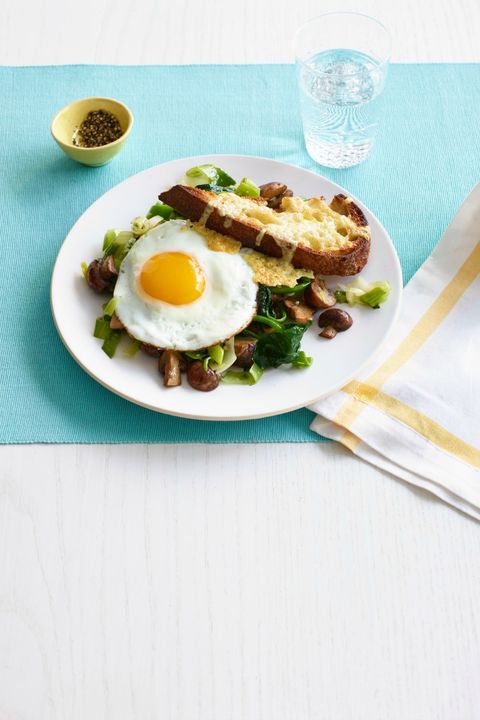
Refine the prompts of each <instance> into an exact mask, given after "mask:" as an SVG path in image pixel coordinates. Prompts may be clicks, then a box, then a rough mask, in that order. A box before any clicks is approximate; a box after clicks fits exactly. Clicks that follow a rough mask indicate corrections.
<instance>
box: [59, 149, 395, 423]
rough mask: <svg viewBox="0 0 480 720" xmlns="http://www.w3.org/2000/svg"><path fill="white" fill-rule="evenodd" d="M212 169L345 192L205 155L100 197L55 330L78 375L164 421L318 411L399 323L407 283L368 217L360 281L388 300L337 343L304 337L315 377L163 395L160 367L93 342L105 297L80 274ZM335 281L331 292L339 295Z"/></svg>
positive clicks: (316, 178) (310, 190)
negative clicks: (382, 290)
mask: <svg viewBox="0 0 480 720" xmlns="http://www.w3.org/2000/svg"><path fill="white" fill-rule="evenodd" d="M208 162H212V163H213V164H215V165H218V166H219V167H222V168H223V169H224V170H226V171H227V172H228V173H229V174H230V175H232V177H234V178H236V179H237V180H239V179H241V178H242V177H244V176H247V177H250V178H252V179H253V180H254V181H255V182H256V183H258V184H261V183H265V182H268V181H270V180H281V181H282V182H284V183H286V184H287V185H288V186H289V187H290V188H292V190H293V191H294V192H295V194H298V195H302V196H308V197H314V196H318V195H324V196H325V197H326V198H327V200H330V198H331V197H333V195H335V194H336V193H338V192H344V193H346V194H349V193H348V192H347V191H346V190H344V189H343V188H341V187H340V186H339V185H336V184H335V183H333V182H330V180H327V179H326V178H324V177H321V176H320V175H316V174H315V173H313V172H309V171H307V170H303V169H302V168H299V167H295V166H293V165H287V164H286V163H282V162H277V161H276V160H270V159H267V158H260V157H248V156H243V155H208V156H207V155H205V156H200V157H190V158H182V159H180V160H174V161H172V162H167V163H164V164H163V165H157V166H156V167H153V168H150V169H149V170H145V171H144V172H141V173H139V174H138V175H133V176H132V177H130V178H128V179H127V180H124V181H123V182H122V183H120V184H119V185H117V186H116V187H114V188H112V189H111V190H109V191H108V192H107V193H105V195H102V197H100V198H99V199H98V200H97V201H96V202H94V203H93V205H91V206H90V207H89V208H88V210H87V211H86V212H84V214H83V215H82V216H81V217H80V219H79V220H78V221H77V222H76V223H75V225H74V226H73V228H72V229H71V231H70V232H69V234H68V235H67V237H66V239H65V242H64V243H63V245H62V247H61V249H60V252H59V254H58V257H57V260H56V263H55V267H54V269H53V275H52V286H51V302H52V312H53V317H54V320H55V324H56V326H57V330H58V332H59V334H60V337H61V338H62V340H63V342H64V343H65V345H66V347H67V349H68V350H69V352H70V353H71V354H72V355H73V357H74V358H75V360H76V361H77V362H78V363H79V365H81V367H82V368H83V369H84V370H85V371H86V372H87V373H89V374H90V375H91V376H92V377H93V378H95V380H97V381H98V382H99V383H101V384H102V385H104V386H105V387H106V388H108V389H109V390H111V391H112V392H114V393H116V394H117V395H120V396H121V397H123V398H126V399H127V400H130V401H131V402H134V403H137V404H138V405H142V406H144V407H147V408H150V409H151V410H156V411H158V412H164V413H169V414H171V415H179V416H181V417H188V418H200V419H206V420H243V419H247V418H259V417H266V416H268V415H276V414H279V413H283V412H287V411H289V410H294V409H296V408H299V407H303V406H305V405H309V404H311V403H313V402H314V401H315V400H318V399H320V398H321V397H324V396H325V395H327V394H328V393H331V392H333V391H334V390H337V389H338V388H340V387H342V385H344V384H345V383H347V382H348V381H349V380H351V379H352V378H353V377H354V376H355V374H356V373H358V372H359V370H360V369H361V368H362V367H363V366H364V365H365V364H366V363H367V362H368V361H369V360H370V359H371V358H372V356H373V355H374V353H376V352H377V351H378V349H379V347H380V346H381V345H382V344H383V342H384V340H385V338H386V337H387V334H388V333H389V331H390V330H391V328H392V326H393V325H394V323H395V320H396V318H397V315H398V311H399V307H400V298H401V292H402V274H401V269H400V263H399V261H398V257H397V254H396V252H395V249H394V247H393V244H392V241H391V240H390V238H389V236H388V234H387V232H386V230H385V228H383V227H382V225H381V224H380V223H379V221H378V220H377V219H376V217H374V215H372V213H371V212H369V210H368V209H367V208H366V207H365V206H364V205H362V203H361V202H359V201H356V202H358V204H359V206H360V207H361V208H362V210H363V211H364V212H365V215H366V216H367V219H368V221H369V224H370V227H371V230H372V249H371V253H370V259H369V261H368V264H367V266H366V267H365V268H364V270H363V271H362V273H361V276H362V277H363V278H366V279H367V280H388V282H389V283H390V285H391V286H392V293H391V296H390V298H389V300H388V302H387V303H386V304H385V305H383V306H382V308H381V309H380V310H375V311H372V310H370V309H369V308H364V307H354V308H352V309H349V312H351V315H352V317H353V320H354V322H353V326H352V327H351V329H350V330H348V332H346V333H342V334H339V335H338V336H337V337H336V338H335V340H333V341H327V340H324V339H322V338H319V337H318V332H319V331H318V328H317V327H316V324H315V323H314V324H313V325H312V327H311V328H310V329H309V330H308V331H307V332H306V333H305V335H304V338H303V341H302V349H303V350H305V352H306V353H307V355H311V356H313V358H314V361H313V364H312V366H311V367H310V368H308V369H305V370H294V369H291V368H289V367H287V366H285V367H284V368H280V369H276V370H268V371H266V372H265V373H264V375H263V377H262V379H261V380H260V382H259V383H258V384H257V385H254V386H244V385H240V386H238V385H237V386H232V385H220V386H219V387H218V389H217V390H214V391H213V392H210V393H202V392H198V391H197V390H193V389H192V388H191V387H190V386H189V385H188V383H187V382H186V381H184V383H183V384H182V386H181V387H177V388H164V387H163V385H162V380H161V376H160V374H159V373H158V371H157V368H156V361H155V360H152V358H149V357H147V356H145V355H144V354H143V353H138V354H137V355H136V356H135V357H134V358H126V357H125V356H124V355H123V353H122V352H121V349H119V351H118V352H117V355H115V357H114V358H113V359H112V360H110V359H109V358H108V357H107V356H106V355H105V353H104V352H102V350H101V342H100V341H99V340H97V339H96V338H94V337H93V335H92V330H93V326H94V323H95V318H96V317H97V316H98V315H99V314H100V312H99V310H100V305H101V303H102V298H101V296H99V295H97V294H95V293H93V292H92V291H91V290H90V288H89V287H88V286H87V285H86V283H85V281H84V280H83V278H82V276H81V271H80V264H81V262H82V261H86V262H90V260H92V258H94V257H97V256H98V255H99V253H100V250H101V245H102V240H103V235H104V232H105V230H107V229H108V228H110V227H118V228H123V229H128V228H129V227H130V220H131V219H132V218H133V217H135V216H136V215H141V214H142V213H146V212H147V210H148V208H149V207H150V205H152V204H153V203H154V202H155V201H156V199H157V196H158V194H159V193H160V192H161V191H162V190H164V189H166V188H169V187H170V186H171V185H174V184H176V183H177V182H178V181H179V179H180V178H181V177H182V175H183V174H184V172H185V170H186V169H188V168H189V167H192V166H194V165H199V164H201V163H208ZM336 281H337V279H336V278H334V279H332V282H330V285H335V284H336Z"/></svg>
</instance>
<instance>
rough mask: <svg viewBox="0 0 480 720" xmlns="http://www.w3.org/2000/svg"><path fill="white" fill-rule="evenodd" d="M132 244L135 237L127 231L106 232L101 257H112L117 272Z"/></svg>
mask: <svg viewBox="0 0 480 720" xmlns="http://www.w3.org/2000/svg"><path fill="white" fill-rule="evenodd" d="M134 242H135V236H134V235H133V233H132V232H130V231H129V230H122V231H119V230H107V232H106V233H105V237H104V239H103V257H108V255H113V259H114V262H115V267H116V268H117V270H118V268H119V267H120V265H121V264H122V261H123V259H124V257H125V255H126V254H127V253H128V251H129V250H130V248H131V247H132V245H133V244H134Z"/></svg>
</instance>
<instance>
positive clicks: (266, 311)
mask: <svg viewBox="0 0 480 720" xmlns="http://www.w3.org/2000/svg"><path fill="white" fill-rule="evenodd" d="M271 307H272V291H271V290H270V288H269V287H267V286H266V285H259V287H258V290H257V313H258V314H259V315H264V316H265V317H271V315H272V313H271V312H270V310H271Z"/></svg>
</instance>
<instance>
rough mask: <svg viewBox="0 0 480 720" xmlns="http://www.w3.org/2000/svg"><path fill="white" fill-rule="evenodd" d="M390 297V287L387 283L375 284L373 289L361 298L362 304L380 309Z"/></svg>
mask: <svg viewBox="0 0 480 720" xmlns="http://www.w3.org/2000/svg"><path fill="white" fill-rule="evenodd" d="M389 295H390V285H389V284H388V283H387V282H378V283H373V286H372V288H371V289H370V290H368V291H367V292H366V293H364V294H363V295H362V296H361V298H360V302H361V303H363V304H364V305H369V306H370V307H371V308H378V307H380V305H381V304H382V303H384V302H385V300H387V298H388V296H389Z"/></svg>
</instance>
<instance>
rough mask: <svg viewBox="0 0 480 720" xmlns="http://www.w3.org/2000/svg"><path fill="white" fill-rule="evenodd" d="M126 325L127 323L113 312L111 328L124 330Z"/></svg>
mask: <svg viewBox="0 0 480 720" xmlns="http://www.w3.org/2000/svg"><path fill="white" fill-rule="evenodd" d="M124 327H125V325H124V324H123V323H122V321H121V320H120V318H119V317H118V316H117V315H116V313H113V315H112V317H111V318H110V330H123V329H124Z"/></svg>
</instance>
